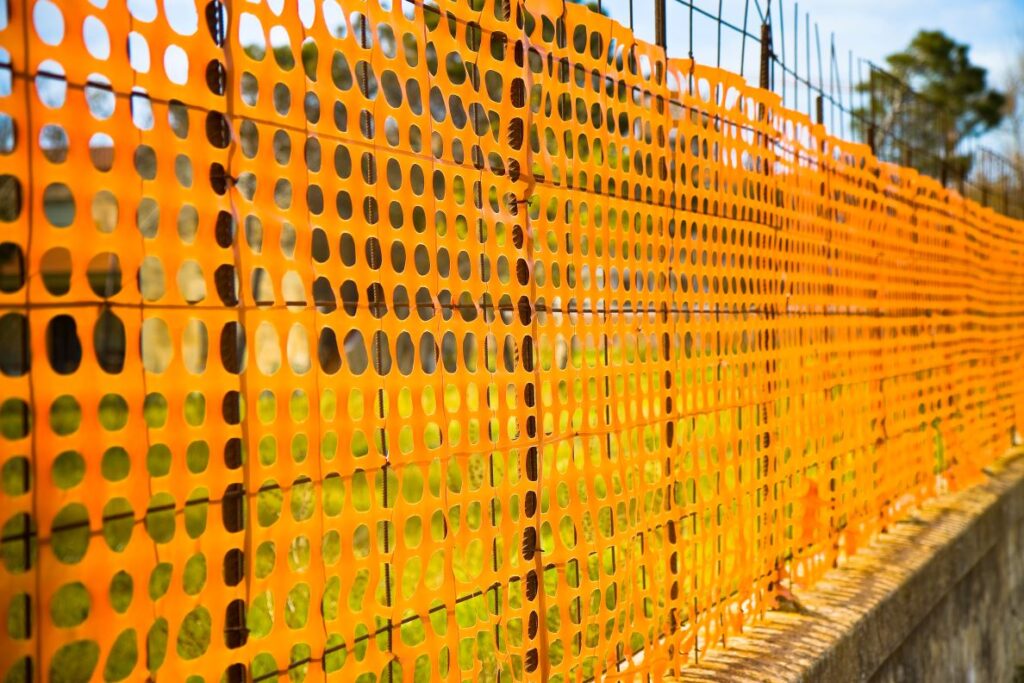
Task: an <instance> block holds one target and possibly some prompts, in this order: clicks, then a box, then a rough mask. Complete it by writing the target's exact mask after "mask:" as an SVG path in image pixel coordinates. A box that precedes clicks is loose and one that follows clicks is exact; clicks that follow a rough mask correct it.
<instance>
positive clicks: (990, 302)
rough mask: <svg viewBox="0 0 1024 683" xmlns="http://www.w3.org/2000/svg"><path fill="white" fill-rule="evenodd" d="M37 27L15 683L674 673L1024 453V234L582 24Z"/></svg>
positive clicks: (80, 17)
mask: <svg viewBox="0 0 1024 683" xmlns="http://www.w3.org/2000/svg"><path fill="white" fill-rule="evenodd" d="M5 4H6V5H8V14H7V15H6V16H4V17H2V19H0V22H2V24H3V28H2V30H0V45H2V50H0V57H2V58H3V61H4V62H6V65H5V66H4V67H3V68H2V69H0V112H2V113H0V148H2V149H0V152H2V155H0V242H2V244H0V308H2V311H0V401H2V403H0V449H2V450H0V464H2V498H0V511H2V520H0V524H2V541H0V548H2V553H0V610H2V614H3V620H2V621H0V674H2V675H3V676H5V678H4V679H3V680H4V681H22V680H31V679H33V678H35V679H47V680H57V681H80V680H83V681H84V680H87V679H90V678H93V679H97V680H99V679H105V680H110V681H113V680H124V679H130V680H142V679H144V678H145V677H146V676H151V677H153V678H154V679H155V680H160V681H188V682H189V683H198V682H199V681H207V682H211V683H212V682H215V681H222V680H223V681H229V682H231V681H242V680H246V679H247V678H251V679H253V680H259V681H265V680H270V679H278V678H280V679H284V678H286V677H287V679H288V680H292V681H301V680H320V679H321V678H323V677H325V675H326V677H328V678H332V679H335V680H355V681H359V682H360V683H368V682H370V681H382V682H388V683H390V681H393V680H394V681H399V680H405V681H412V680H415V681H426V680H463V681H474V680H488V681H490V680H502V681H510V680H544V679H547V680H552V681H578V680H587V679H592V678H595V677H596V678H605V679H608V680H617V679H619V678H623V679H625V678H631V677H632V676H634V675H635V674H645V675H651V676H653V677H654V678H655V679H657V677H658V676H659V675H661V674H662V673H664V672H666V671H671V670H678V668H679V667H681V666H685V664H686V663H687V662H689V661H691V660H692V659H693V658H694V657H695V656H696V655H697V654H698V653H699V649H700V648H702V647H704V646H705V644H708V645H714V644H717V643H720V642H721V641H723V640H725V639H726V637H727V636H728V635H729V634H733V633H737V632H738V631H739V630H740V629H741V628H742V627H743V625H744V624H745V623H747V622H748V621H749V620H750V619H752V618H756V616H757V615H758V614H759V613H762V612H763V611H764V610H765V609H767V608H768V607H769V606H770V604H771V600H772V599H773V598H772V594H773V590H774V587H775V586H776V585H777V584H778V582H780V581H782V582H786V584H785V585H788V582H790V581H795V582H798V583H804V584H806V583H809V582H811V581H813V580H814V579H815V577H816V576H818V575H820V574H821V573H822V572H823V571H824V570H825V569H827V568H829V567H831V566H832V565H833V563H834V562H835V561H837V560H839V559H841V557H842V556H844V555H845V554H848V553H850V552H852V551H854V550H855V548H856V546H857V544H858V543H860V542H862V540H863V539H864V538H865V537H866V536H867V535H869V534H870V533H872V532H874V531H877V530H879V529H881V528H883V527H884V526H885V525H886V524H889V523H891V521H892V520H893V519H894V518H896V517H898V516H899V515H901V514H903V513H904V512H905V511H906V510H907V509H908V507H909V506H911V505H912V504H913V503H914V502H916V501H919V500H921V499H923V498H925V497H927V496H929V495H931V494H932V493H934V492H935V491H936V490H938V489H942V488H945V487H948V486H963V485H964V484H965V483H967V482H968V481H969V480H971V479H972V478H973V477H976V476H978V473H979V472H980V468H981V467H982V466H983V465H984V464H985V463H986V462H989V461H990V460H991V459H992V458H993V457H995V456H996V455H997V454H999V453H1000V452H1001V451H1002V450H1003V448H1004V447H1005V446H1007V445H1008V444H1009V442H1010V435H1011V431H1012V430H1013V428H1014V427H1015V424H1016V426H1020V421H1021V417H1022V415H1024V412H1022V400H1024V381H1022V380H1024V376H1022V373H1024V366H1022V362H1021V360H1022V359H1021V354H1022V351H1024V267H1022V265H1024V257H1022V252H1024V232H1022V230H1021V224H1020V223H1017V222H1014V221H1011V220H1009V219H1007V218H1005V217H1002V216H1000V215H997V214H995V213H993V212H992V211H990V210H987V209H983V208H981V207H979V206H978V205H976V204H973V203H971V202H968V201H965V200H963V199H962V198H961V197H959V196H958V195H956V194H955V193H952V192H949V191H946V190H944V189H943V188H942V187H940V186H939V184H938V183H936V182H935V181H934V180H932V179H929V178H926V177H921V176H919V175H917V174H916V173H914V172H913V171H910V170H907V169H904V168H899V167H896V166H892V165H888V164H882V163H880V162H879V161H877V160H876V159H874V158H873V157H872V156H871V155H870V153H869V150H868V149H866V148H864V147H862V146H859V145H855V144H850V143H847V142H844V141H841V140H838V139H836V138H833V137H830V136H829V135H827V134H826V132H825V131H824V129H823V128H822V127H820V126H817V125H812V124H811V122H810V121H809V120H808V119H807V118H806V117H805V116H803V115H801V114H798V113H795V112H792V111H787V110H786V109H784V108H782V107H780V105H779V100H778V98H777V97H776V96H774V95H772V94H771V93H769V92H764V91H760V90H757V89H754V88H751V87H748V86H747V85H746V84H745V82H744V81H743V80H742V79H741V78H739V77H738V76H736V75H734V74H731V73H727V72H723V71H720V70H716V69H710V68H707V67H703V66H700V65H694V64H691V63H690V62H689V61H676V60H668V61H666V59H665V56H664V53H663V52H662V51H661V50H659V49H656V48H654V47H652V46H650V45H647V44H645V43H642V42H639V41H637V40H636V39H635V38H634V37H633V36H632V34H631V33H630V32H629V31H628V30H626V29H624V28H623V27H622V26H620V25H618V24H616V23H615V22H613V21H612V20H610V19H608V18H605V17H601V16H599V15H598V14H596V13H593V12H590V11H588V10H587V9H585V8H583V7H580V6H576V5H572V4H563V3H562V2H561V1H560V0H559V1H545V0H526V2H525V5H524V4H523V3H522V1H521V0H459V1H458V2H455V1H454V0H453V1H445V2H441V3H440V4H439V5H435V4H433V3H431V2H429V1H428V2H425V3H424V2H421V1H420V0H415V1H412V0H379V1H378V0H369V1H365V0H316V1H314V0H287V1H286V0H266V2H253V1H252V0H250V1H248V2H245V1H243V0H211V1H209V2H201V3H200V2H195V1H193V0H164V2H163V3H158V2H157V1H156V0H127V1H121V0H111V1H109V2H107V1H103V0H92V2H85V1H84V0H60V1H58V0H9V2H7V3H5Z"/></svg>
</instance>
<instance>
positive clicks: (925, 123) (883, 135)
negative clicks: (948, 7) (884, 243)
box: [858, 31, 1006, 180]
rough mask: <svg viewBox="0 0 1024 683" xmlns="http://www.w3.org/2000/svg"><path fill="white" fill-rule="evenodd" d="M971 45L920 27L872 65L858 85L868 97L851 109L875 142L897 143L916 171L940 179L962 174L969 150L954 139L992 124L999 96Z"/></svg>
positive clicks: (999, 114)
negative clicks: (871, 129) (972, 54)
mask: <svg viewBox="0 0 1024 683" xmlns="http://www.w3.org/2000/svg"><path fill="white" fill-rule="evenodd" d="M969 53H970V48H969V47H968V46H967V45H964V44H962V43H958V42H956V41H955V40H953V39H952V38H950V37H949V36H947V35H946V34H945V33H943V32H941V31H920V32H918V34H917V35H916V36H915V37H914V39H913V40H912V41H911V42H910V45H908V46H907V48H906V49H905V50H903V51H902V52H896V53H894V54H891V55H889V56H888V57H887V58H886V63H887V68H888V71H883V70H881V69H876V68H874V67H873V68H872V69H871V77H870V79H869V80H868V82H866V83H861V84H860V86H858V88H859V90H860V91H861V92H863V93H867V94H868V96H869V97H868V99H869V104H868V105H867V106H866V107H865V108H862V109H861V110H860V111H859V112H858V114H859V115H860V117H861V118H862V119H863V120H866V121H868V122H870V123H869V125H873V127H874V138H875V142H876V147H882V148H883V149H889V150H892V149H897V150H900V151H901V153H902V155H903V156H902V158H899V159H897V160H899V161H902V162H903V163H907V164H909V165H911V166H913V167H915V168H917V169H918V170H920V171H922V172H925V173H931V174H936V175H938V174H941V175H942V176H943V180H946V178H947V175H948V176H949V177H951V178H964V177H966V175H967V173H968V171H969V170H970V162H971V160H970V157H969V156H967V155H962V154H958V151H959V148H960V145H961V142H963V141H964V140H966V139H968V138H971V137H976V136H978V135H980V134H982V133H984V132H986V131H988V130H990V129H992V128H994V127H996V126H998V125H999V123H1000V121H1002V118H1003V111H1004V106H1005V104H1006V96H1005V95H1004V94H1003V93H1001V92H999V91H998V90H995V89H992V88H989V87H988V73H987V71H986V70H985V69H984V68H983V67H980V66H978V65H976V64H973V63H972V62H971V60H970V55H969Z"/></svg>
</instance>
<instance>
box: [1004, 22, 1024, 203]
mask: <svg viewBox="0 0 1024 683" xmlns="http://www.w3.org/2000/svg"><path fill="white" fill-rule="evenodd" d="M1005 86H1006V106H1005V109H1004V113H1005V125H1004V129H1005V130H1004V134H1005V152H1006V155H1007V156H1008V157H1009V158H1010V161H1011V162H1012V163H1013V171H1014V175H1015V176H1016V177H1015V179H1014V180H1015V182H1016V185H1017V186H1018V187H1024V33H1021V35H1020V39H1019V45H1018V49H1017V55H1016V57H1015V58H1014V60H1013V62H1012V63H1011V64H1010V68H1009V71H1008V72H1007V74H1006V82H1005Z"/></svg>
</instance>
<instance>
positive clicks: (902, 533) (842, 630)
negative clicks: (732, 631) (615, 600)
mask: <svg viewBox="0 0 1024 683" xmlns="http://www.w3.org/2000/svg"><path fill="white" fill-rule="evenodd" d="M1022 455H1024V451H1016V452H1013V453H1011V454H1009V455H1007V456H1006V457H1005V458H1004V459H1002V460H1001V461H999V462H998V463H996V464H995V465H993V466H992V467H991V468H990V469H989V470H987V471H986V472H987V474H988V480H987V481H986V482H983V483H981V484H979V485H977V486H974V487H972V488H970V489H967V490H965V491H960V492H957V493H954V494H948V495H945V496H941V497H939V498H936V499H934V500H932V501H929V502H928V503H926V504H925V505H924V506H923V508H922V509H921V510H919V511H918V512H917V514H916V515H914V516H913V517H911V518H910V519H908V520H907V521H905V522H901V523H898V524H896V525H894V528H892V529H891V531H890V532H889V533H885V534H881V535H879V537H878V539H877V540H875V541H874V542H872V543H871V544H869V545H868V546H866V547H864V548H861V549H860V550H859V552H858V553H857V554H856V555H855V556H854V557H853V558H851V559H850V560H849V561H848V562H847V563H846V564H845V565H844V566H842V567H840V568H838V569H834V570H832V571H830V572H829V573H828V574H826V576H825V577H824V579H823V580H822V581H820V582H819V583H818V584H816V585H815V587H814V590H813V591H806V592H801V593H798V594H797V597H798V599H799V601H800V603H801V604H802V605H803V607H804V608H806V613H800V614H797V613H788V612H771V613H770V614H769V615H768V616H767V617H766V619H765V620H764V621H762V622H760V623H756V624H754V625H753V626H752V627H751V628H749V629H748V631H747V633H745V634H744V637H742V638H731V639H730V640H729V642H728V647H727V648H725V649H722V648H719V649H717V650H712V651H709V652H708V653H707V654H706V655H705V656H704V657H702V659H701V662H700V664H699V665H698V666H694V667H692V668H690V669H688V670H686V671H685V672H684V673H683V675H682V676H681V677H679V680H683V681H706V680H729V681H740V680H743V681H749V680H756V681H790V680H808V681H858V680H859V681H864V680H869V679H876V680H979V681H999V680H1010V679H1011V677H1012V675H1013V670H1014V667H1015V666H1016V665H1018V664H1019V662H1017V661H1014V657H1015V656H1022V655H1024V649H1019V648H1020V647H1021V645H1022V644H1024V643H1021V642H1020V640H1021V635H1020V625H1021V623H1024V458H1021V456H1022Z"/></svg>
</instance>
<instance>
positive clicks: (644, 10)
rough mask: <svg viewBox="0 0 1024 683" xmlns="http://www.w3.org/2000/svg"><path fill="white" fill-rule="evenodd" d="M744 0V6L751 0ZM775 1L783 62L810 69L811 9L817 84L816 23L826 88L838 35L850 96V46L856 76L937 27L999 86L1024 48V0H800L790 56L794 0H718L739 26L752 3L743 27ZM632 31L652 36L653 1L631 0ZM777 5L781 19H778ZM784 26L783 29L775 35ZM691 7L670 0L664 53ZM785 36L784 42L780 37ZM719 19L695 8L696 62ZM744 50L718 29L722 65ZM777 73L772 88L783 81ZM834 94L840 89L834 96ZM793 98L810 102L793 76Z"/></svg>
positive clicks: (698, 0) (683, 49) (682, 44)
mask: <svg viewBox="0 0 1024 683" xmlns="http://www.w3.org/2000/svg"><path fill="white" fill-rule="evenodd" d="M748 2H749V5H748ZM769 2H770V3H771V6H772V17H773V20H774V21H773V25H774V26H775V33H774V42H775V50H776V52H780V51H781V48H782V43H783V42H784V43H785V61H786V63H787V65H792V63H793V61H794V58H795V59H796V62H797V63H798V67H797V68H798V71H799V73H800V76H801V77H802V78H803V77H806V73H807V50H806V48H807V15H808V14H810V31H811V34H810V35H811V70H810V71H811V73H810V78H811V81H812V82H815V83H817V82H818V80H819V75H818V73H819V72H818V62H817V48H816V42H815V25H816V24H817V28H818V35H819V36H820V41H821V50H822V56H823V58H824V59H825V60H826V61H825V66H824V68H823V74H822V75H823V81H824V87H825V89H826V90H827V89H828V87H829V72H828V61H827V60H828V55H829V47H830V40H831V36H832V34H833V33H834V34H835V44H836V57H837V62H838V72H839V73H838V74H836V75H835V77H834V78H833V80H834V87H835V88H836V89H837V90H838V89H839V88H842V97H843V99H844V100H847V101H848V98H849V94H848V91H847V90H846V88H847V87H848V82H849V80H850V79H849V74H850V51H851V50H852V51H853V57H854V61H853V69H854V81H856V80H857V73H856V70H857V68H858V66H857V65H858V59H864V60H868V61H872V62H875V63H877V64H883V63H884V60H885V56H886V55H888V54H890V53H892V52H896V51H898V50H900V49H902V48H903V47H904V46H906V45H907V44H908V43H909V42H910V40H911V39H912V38H913V36H914V34H916V33H917V31H918V30H920V29H933V30H934V29H938V30H941V31H944V32H946V33H947V34H948V35H950V36H951V37H953V38H954V39H956V40H958V41H960V42H962V43H967V44H968V45H970V46H971V58H972V60H973V61H975V62H976V63H977V64H980V65H981V66H984V67H986V68H987V69H988V71H989V84H990V85H991V86H994V87H999V86H1000V85H1001V83H1002V82H1003V78H1004V75H1005V73H1006V71H1007V69H1008V68H1009V65H1010V64H1011V62H1012V61H1013V60H1014V59H1015V56H1016V55H1018V54H1020V53H1021V52H1024V0H801V1H800V2H799V3H798V7H799V29H800V32H799V36H798V37H797V40H798V42H797V44H796V46H795V47H796V49H797V51H798V54H797V55H794V43H793V40H794V32H793V28H794V10H795V9H796V7H795V3H794V0H782V3H781V5H780V3H779V0H721V6H722V16H723V19H724V20H726V21H728V22H731V23H733V24H735V25H737V26H742V25H743V17H744V10H745V8H746V7H747V6H749V14H748V16H747V30H748V31H749V32H750V33H752V34H755V35H756V34H758V33H759V31H760V17H759V15H758V10H757V4H759V5H760V8H761V11H767V5H768V3H769ZM602 5H603V7H604V8H605V11H606V13H608V14H610V15H611V16H612V17H614V18H615V19H617V20H619V21H620V22H622V23H623V24H625V25H628V24H629V0H602ZM694 5H695V6H696V7H697V8H699V9H703V10H704V11H706V12H707V13H709V14H711V15H716V14H717V13H718V7H719V0H694ZM633 7H634V10H633V15H634V26H635V29H634V30H635V31H636V33H637V34H638V35H639V36H640V37H641V38H644V39H645V40H648V41H651V42H653V41H654V9H653V8H654V3H653V1H652V0H633ZM780 8H781V10H782V14H783V16H784V22H781V25H780V22H779V14H780ZM780 29H783V30H785V36H782V35H781V34H780ZM689 34H690V31H689V9H688V8H687V7H686V6H684V5H683V4H682V3H681V2H679V0H668V37H669V55H670V56H673V57H685V56H686V54H687V52H688V51H689V47H690V36H689ZM783 37H784V41H783ZM717 44H718V41H717V25H716V22H715V21H714V20H712V19H709V18H707V17H704V16H701V15H700V13H695V18H694V22H693V52H694V57H695V58H696V59H697V61H698V62H702V63H707V64H714V63H716V61H717V60H718V59H719V55H718V49H717ZM742 53H743V50H742V45H741V42H740V38H739V36H738V34H736V33H735V32H734V31H730V30H729V29H728V28H723V29H722V48H721V65H722V66H723V67H725V68H728V69H730V70H732V71H739V70H740V66H741V64H740V58H739V56H740V54H742ZM745 54H746V59H745V64H743V71H744V75H746V76H747V77H748V79H749V78H753V79H756V78H757V71H758V64H757V56H758V49H757V46H756V45H752V44H751V43H750V42H748V43H747V45H746V51H745ZM779 78H780V75H779V74H776V90H777V91H780V92H781V83H780V81H779V80H778V79H779ZM838 95H839V93H838V92H837V96H838ZM794 101H795V102H796V103H797V105H798V107H799V108H800V109H801V110H806V109H807V95H806V90H805V89H803V88H802V87H801V89H800V90H799V91H798V92H797V93H796V94H795V96H794V90H793V83H792V80H790V81H789V82H788V83H787V104H789V105H790V106H792V103H793V102H794Z"/></svg>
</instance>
